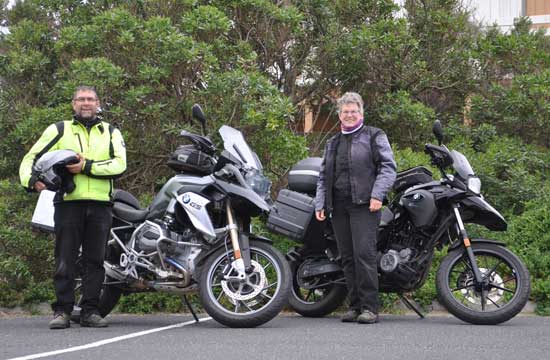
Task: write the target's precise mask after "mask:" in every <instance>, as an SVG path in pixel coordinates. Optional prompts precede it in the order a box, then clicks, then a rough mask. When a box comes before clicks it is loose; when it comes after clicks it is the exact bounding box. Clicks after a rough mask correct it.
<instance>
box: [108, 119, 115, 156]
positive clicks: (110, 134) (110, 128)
mask: <svg viewBox="0 0 550 360" xmlns="http://www.w3.org/2000/svg"><path fill="white" fill-rule="evenodd" d="M114 131H115V127H114V126H113V125H111V124H109V137H110V138H109V157H110V158H111V159H112V158H114V157H115V148H114V146H113V132H114Z"/></svg>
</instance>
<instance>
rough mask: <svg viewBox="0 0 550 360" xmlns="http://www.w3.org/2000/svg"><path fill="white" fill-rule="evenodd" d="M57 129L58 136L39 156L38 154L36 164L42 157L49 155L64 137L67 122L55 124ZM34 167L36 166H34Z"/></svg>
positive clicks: (35, 159)
mask: <svg viewBox="0 0 550 360" xmlns="http://www.w3.org/2000/svg"><path fill="white" fill-rule="evenodd" d="M55 127H56V128H57V135H56V136H55V137H54V138H53V139H52V141H50V142H49V143H48V145H46V146H45V147H44V149H42V150H41V151H40V152H39V153H38V154H36V157H35V158H34V162H36V161H37V160H38V159H40V158H41V157H42V155H44V154H45V153H47V152H48V151H49V150H50V149H51V148H52V146H54V145H55V144H56V143H57V142H58V141H59V139H61V137H62V136H63V133H64V132H65V122H64V121H59V122H56V123H55ZM33 165H34V164H33Z"/></svg>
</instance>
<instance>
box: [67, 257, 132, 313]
mask: <svg viewBox="0 0 550 360" xmlns="http://www.w3.org/2000/svg"><path fill="white" fill-rule="evenodd" d="M109 250H110V249H109ZM114 256H115V255H112V256H110V255H109V254H108V255H107V256H106V257H107V258H110V257H114ZM76 268H77V272H78V277H77V278H76V279H75V305H74V307H73V312H72V315H71V320H72V321H74V322H77V323H79V322H80V311H81V308H80V305H81V303H82V275H83V270H82V256H81V255H79V256H78V259H77V260H76ZM115 281H116V280H115V279H112V278H110V277H109V276H107V275H105V279H104V281H103V286H102V288H101V292H100V294H99V304H98V310H99V315H101V316H102V317H105V316H107V315H109V314H110V313H111V311H113V309H114V308H115V306H116V304H118V301H119V300H120V297H121V296H122V289H121V288H119V287H117V286H115V285H108V284H109V283H112V282H115ZM106 284H107V285H106Z"/></svg>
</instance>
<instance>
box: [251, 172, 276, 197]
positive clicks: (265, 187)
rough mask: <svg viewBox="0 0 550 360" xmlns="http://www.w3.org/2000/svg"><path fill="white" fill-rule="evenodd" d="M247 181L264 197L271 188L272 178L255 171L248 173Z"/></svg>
mask: <svg viewBox="0 0 550 360" xmlns="http://www.w3.org/2000/svg"><path fill="white" fill-rule="evenodd" d="M245 181H246V183H247V184H248V186H250V188H251V189H252V190H254V192H255V193H256V194H258V195H259V196H260V197H261V198H262V199H264V198H265V197H266V195H267V194H268V193H269V190H270V189H271V180H269V179H268V178H267V177H265V176H264V175H262V174H260V173H258V172H255V171H254V172H250V173H248V174H247V176H246V177H245Z"/></svg>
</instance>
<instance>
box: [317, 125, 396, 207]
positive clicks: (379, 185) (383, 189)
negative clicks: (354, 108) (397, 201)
mask: <svg viewBox="0 0 550 360" xmlns="http://www.w3.org/2000/svg"><path fill="white" fill-rule="evenodd" d="M341 136H342V134H341V133H338V134H336V135H335V136H333V137H332V138H330V139H329V140H328V141H327V143H326V145H325V153H324V156H323V162H322V164H321V169H320V171H319V181H318V182H317V193H316V197H315V210H317V211H319V210H322V209H326V210H327V211H328V212H329V213H330V212H332V209H333V194H332V189H333V185H334V180H335V179H334V175H335V160H336V149H337V148H338V144H339V142H340V139H341ZM351 136H352V139H351V146H350V151H349V152H348V156H349V159H348V161H349V171H350V185H351V198H352V202H353V204H356V205H362V204H369V203H370V199H371V198H373V199H377V200H380V201H382V200H384V198H385V197H386V194H387V193H388V191H389V190H390V189H391V187H392V185H393V183H394V181H395V177H396V175H397V172H396V169H397V165H396V163H395V160H394V158H393V152H392V149H391V146H390V143H389V141H388V138H387V136H386V134H385V133H384V132H383V131H382V130H380V129H378V128H375V127H372V126H363V127H362V128H361V130H359V131H357V132H355V133H354V134H351ZM371 142H372V143H371Z"/></svg>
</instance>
